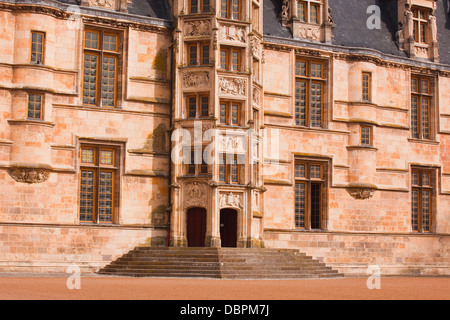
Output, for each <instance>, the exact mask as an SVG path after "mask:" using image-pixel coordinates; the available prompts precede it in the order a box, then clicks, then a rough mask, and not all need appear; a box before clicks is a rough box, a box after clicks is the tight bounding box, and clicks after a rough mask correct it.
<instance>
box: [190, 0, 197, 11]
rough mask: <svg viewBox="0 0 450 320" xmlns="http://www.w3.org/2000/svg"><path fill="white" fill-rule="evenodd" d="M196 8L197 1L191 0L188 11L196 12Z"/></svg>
mask: <svg viewBox="0 0 450 320" xmlns="http://www.w3.org/2000/svg"><path fill="white" fill-rule="evenodd" d="M197 8H198V1H197V0H191V8H190V12H191V13H197V12H198V11H197Z"/></svg>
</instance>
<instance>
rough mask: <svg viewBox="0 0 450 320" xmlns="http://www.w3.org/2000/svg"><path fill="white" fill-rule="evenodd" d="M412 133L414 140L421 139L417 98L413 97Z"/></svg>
mask: <svg viewBox="0 0 450 320" xmlns="http://www.w3.org/2000/svg"><path fill="white" fill-rule="evenodd" d="M411 131H412V132H411V134H412V137H413V138H419V110H418V100H417V97H416V96H412V97H411Z"/></svg>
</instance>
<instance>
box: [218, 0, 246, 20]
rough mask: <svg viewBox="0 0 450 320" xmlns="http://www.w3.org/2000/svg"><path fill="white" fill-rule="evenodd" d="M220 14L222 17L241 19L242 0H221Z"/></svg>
mask: <svg viewBox="0 0 450 320" xmlns="http://www.w3.org/2000/svg"><path fill="white" fill-rule="evenodd" d="M220 16H221V17H222V18H227V19H233V20H240V19H241V0H220Z"/></svg>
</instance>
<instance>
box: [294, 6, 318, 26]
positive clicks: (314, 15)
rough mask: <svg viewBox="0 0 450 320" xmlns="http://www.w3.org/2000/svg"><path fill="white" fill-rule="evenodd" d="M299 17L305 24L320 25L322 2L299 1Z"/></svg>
mask: <svg viewBox="0 0 450 320" xmlns="http://www.w3.org/2000/svg"><path fill="white" fill-rule="evenodd" d="M297 17H298V19H299V20H300V22H303V23H313V24H319V23H320V1H317V0H310V1H298V2H297Z"/></svg>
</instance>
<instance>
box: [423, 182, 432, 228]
mask: <svg viewBox="0 0 450 320" xmlns="http://www.w3.org/2000/svg"><path fill="white" fill-rule="evenodd" d="M430 201H431V197H430V191H429V190H423V191H422V230H423V231H425V232H428V231H430V212H431V210H430Z"/></svg>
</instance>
